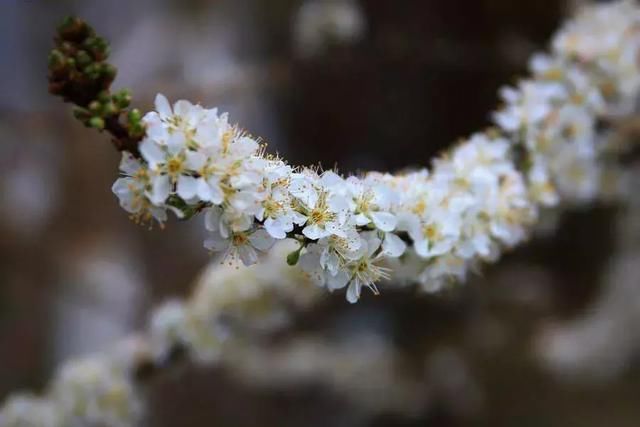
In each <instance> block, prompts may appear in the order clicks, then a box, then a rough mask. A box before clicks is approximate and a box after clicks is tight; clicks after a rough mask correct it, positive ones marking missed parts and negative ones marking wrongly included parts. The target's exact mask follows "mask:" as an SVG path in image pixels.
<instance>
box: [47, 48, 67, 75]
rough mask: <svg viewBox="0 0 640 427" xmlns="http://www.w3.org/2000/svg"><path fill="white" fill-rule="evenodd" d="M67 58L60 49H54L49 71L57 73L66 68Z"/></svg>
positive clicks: (50, 55) (50, 56) (50, 57)
mask: <svg viewBox="0 0 640 427" xmlns="http://www.w3.org/2000/svg"><path fill="white" fill-rule="evenodd" d="M64 64H65V58H64V54H63V53H62V52H60V51H59V50H58V49H53V50H52V51H51V53H50V54H49V69H50V70H52V71H57V70H59V69H61V68H62V67H64Z"/></svg>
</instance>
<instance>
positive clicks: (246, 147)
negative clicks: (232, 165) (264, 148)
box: [233, 136, 259, 157]
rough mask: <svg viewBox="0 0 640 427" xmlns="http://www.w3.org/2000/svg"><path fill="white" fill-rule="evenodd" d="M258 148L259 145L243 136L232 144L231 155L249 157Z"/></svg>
mask: <svg viewBox="0 0 640 427" xmlns="http://www.w3.org/2000/svg"><path fill="white" fill-rule="evenodd" d="M258 148H259V145H258V143H257V142H256V141H254V140H253V139H251V138H249V137H247V136H245V137H242V138H240V139H239V140H237V141H236V142H235V143H234V144H233V153H234V154H235V155H237V156H239V157H249V156H251V155H252V154H254V153H255V152H256V151H257V150H258Z"/></svg>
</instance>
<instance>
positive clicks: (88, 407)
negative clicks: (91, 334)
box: [0, 354, 142, 427]
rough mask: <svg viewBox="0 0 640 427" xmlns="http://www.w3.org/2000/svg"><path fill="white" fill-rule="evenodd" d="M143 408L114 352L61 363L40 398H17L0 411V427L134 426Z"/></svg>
mask: <svg viewBox="0 0 640 427" xmlns="http://www.w3.org/2000/svg"><path fill="white" fill-rule="evenodd" d="M141 414H142V404H141V401H140V398H139V396H138V393H137V391H136V389H135V387H134V385H133V382H132V380H131V378H130V373H129V370H128V369H126V365H123V364H122V363H121V361H120V360H119V358H118V357H115V355H114V354H108V355H102V356H95V357H87V358H84V359H78V360H73V361H70V362H68V363H67V364H65V365H64V366H63V367H62V368H61V369H60V371H59V372H58V374H57V375H56V377H55V378H54V380H53V381H52V383H51V384H50V385H49V388H48V390H47V393H46V394H45V396H43V397H35V396H31V395H16V396H15V397H13V398H11V399H9V401H7V403H6V404H5V406H4V407H3V408H2V410H1V411H0V426H3V427H14V426H15V427H18V426H20V427H30V426H33V427H67V426H98V425H104V426H113V427H129V426H134V425H137V424H138V421H139V420H140V417H141Z"/></svg>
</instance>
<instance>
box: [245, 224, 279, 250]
mask: <svg viewBox="0 0 640 427" xmlns="http://www.w3.org/2000/svg"><path fill="white" fill-rule="evenodd" d="M249 241H250V242H251V244H252V245H253V247H254V248H256V249H257V250H259V251H263V252H266V251H268V250H269V249H271V248H272V247H273V245H274V243H275V242H276V241H275V239H274V238H273V237H271V236H270V235H269V233H267V231H266V230H264V229H262V228H260V229H258V230H256V231H255V232H254V233H252V234H251V235H250V236H249Z"/></svg>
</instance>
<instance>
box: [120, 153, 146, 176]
mask: <svg viewBox="0 0 640 427" xmlns="http://www.w3.org/2000/svg"><path fill="white" fill-rule="evenodd" d="M141 167H142V165H141V164H140V161H139V160H138V159H136V158H135V157H133V156H132V155H131V154H129V153H127V152H126V151H124V152H123V153H122V159H121V160H120V170H121V171H122V172H124V173H125V174H127V175H133V174H135V173H136V172H137V171H138V169H140V168H141Z"/></svg>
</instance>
